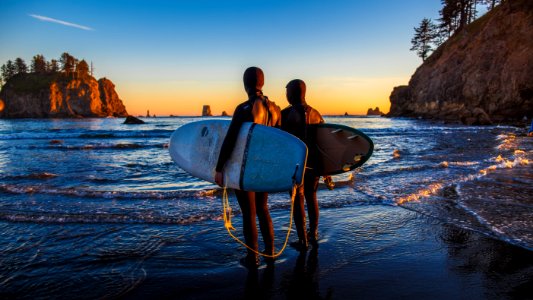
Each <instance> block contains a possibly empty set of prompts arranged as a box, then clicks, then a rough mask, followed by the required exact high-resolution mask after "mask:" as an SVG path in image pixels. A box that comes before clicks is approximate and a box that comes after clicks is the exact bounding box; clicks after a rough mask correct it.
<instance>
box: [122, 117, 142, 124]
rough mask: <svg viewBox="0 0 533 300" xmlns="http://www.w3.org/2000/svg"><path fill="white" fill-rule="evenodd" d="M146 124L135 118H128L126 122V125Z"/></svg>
mask: <svg viewBox="0 0 533 300" xmlns="http://www.w3.org/2000/svg"><path fill="white" fill-rule="evenodd" d="M144 123H145V122H144V121H143V120H141V119H139V118H136V117H134V116H127V117H126V120H124V124H144Z"/></svg>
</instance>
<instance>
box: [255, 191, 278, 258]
mask: <svg viewBox="0 0 533 300" xmlns="http://www.w3.org/2000/svg"><path fill="white" fill-rule="evenodd" d="M255 204H256V208H257V217H258V218H259V227H260V228H261V235H262V236H263V241H264V243H265V253H266V254H269V255H272V254H274V226H273V225H272V218H271V217H270V212H269V210H268V194H267V193H255Z"/></svg>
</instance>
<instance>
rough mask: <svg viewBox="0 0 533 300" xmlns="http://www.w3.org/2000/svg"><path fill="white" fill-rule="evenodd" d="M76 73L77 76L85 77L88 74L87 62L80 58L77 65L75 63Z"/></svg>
mask: <svg viewBox="0 0 533 300" xmlns="http://www.w3.org/2000/svg"><path fill="white" fill-rule="evenodd" d="M76 74H77V75H78V77H85V76H87V75H89V64H87V62H86V61H85V60H84V59H82V60H81V61H80V62H79V63H78V64H77V65H76Z"/></svg>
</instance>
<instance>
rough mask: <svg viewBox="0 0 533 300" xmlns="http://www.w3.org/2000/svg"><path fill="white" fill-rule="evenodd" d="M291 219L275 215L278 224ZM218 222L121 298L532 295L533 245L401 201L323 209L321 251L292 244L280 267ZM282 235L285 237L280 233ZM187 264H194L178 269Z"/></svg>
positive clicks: (151, 261)
mask: <svg viewBox="0 0 533 300" xmlns="http://www.w3.org/2000/svg"><path fill="white" fill-rule="evenodd" d="M285 218H286V215H284V216H280V215H277V216H275V222H277V223H279V222H283V221H284V220H283V219H285ZM285 221H286V220H285ZM236 224H238V223H236ZM239 225H240V224H239ZM218 228H219V229H217V230H213V231H205V232H203V231H199V232H198V234H196V235H194V236H192V237H191V239H190V240H189V239H187V240H186V241H185V245H183V244H182V245H181V246H180V248H181V247H184V248H185V249H187V248H188V249H194V248H196V247H195V244H196V243H204V245H205V241H206V240H212V241H213V243H212V244H210V246H211V247H212V248H211V247H208V249H198V248H196V249H197V250H198V251H199V252H194V253H197V254H198V256H196V255H187V257H183V258H180V257H179V255H178V254H177V253H174V254H172V253H170V252H169V253H161V254H159V255H157V256H154V257H150V258H148V259H147V260H146V261H145V262H144V268H145V271H146V278H145V280H144V281H143V282H141V283H139V284H138V285H137V286H136V287H135V288H134V289H133V290H132V291H128V292H126V293H124V294H123V295H122V296H125V298H128V299H145V298H148V297H149V298H157V299H171V298H174V299H245V298H248V299H402V298H403V299H407V298H409V299H527V298H528V297H530V296H531V295H533V293H532V292H533V291H532V286H533V285H532V283H533V253H532V252H530V251H527V250H524V249H522V248H518V247H515V246H511V245H509V244H506V243H503V242H500V241H497V240H493V239H491V238H488V237H485V236H483V235H480V234H476V233H474V232H469V231H465V230H461V229H459V228H457V227H455V226H453V225H446V224H442V223H440V222H438V221H436V220H433V219H431V218H427V217H424V216H421V215H420V214H418V213H414V212H410V211H408V210H405V209H403V208H400V207H392V206H390V207H385V206H361V207H359V208H350V209H329V210H323V211H322V215H321V225H320V233H321V241H320V247H319V249H317V250H311V251H308V252H307V253H302V254H299V253H298V252H297V251H296V250H294V249H292V248H288V249H287V250H286V251H285V252H284V253H283V254H282V255H281V257H280V259H278V261H277V262H276V264H275V266H274V267H273V268H267V267H266V266H265V265H263V267H261V268H260V269H259V270H257V271H248V270H247V269H245V268H244V267H242V266H240V265H239V264H238V258H239V255H244V250H243V249H241V248H240V247H239V246H238V245H237V244H236V243H234V242H233V241H232V240H231V239H230V238H229V236H227V238H225V239H223V240H224V241H216V238H215V237H214V236H215V235H223V234H224V233H223V231H224V228H223V227H222V224H220V226H219V227H218ZM239 228H240V227H239ZM277 234H278V240H279V239H281V237H280V236H281V235H282V234H283V232H282V231H279V232H277ZM292 238H293V239H294V238H295V234H294V233H293V235H292ZM169 250H170V249H169ZM206 252H209V253H210V254H209V255H208V253H206ZM161 264H165V265H167V272H165V273H163V274H161V273H159V274H153V273H152V272H151V266H152V265H161ZM184 264H185V265H187V266H188V267H187V268H182V267H178V266H183V265H184ZM156 268H158V267H156Z"/></svg>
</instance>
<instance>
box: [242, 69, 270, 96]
mask: <svg viewBox="0 0 533 300" xmlns="http://www.w3.org/2000/svg"><path fill="white" fill-rule="evenodd" d="M242 79H243V82H244V89H245V90H246V91H247V92H248V94H250V93H255V92H260V91H261V89H262V88H263V84H265V75H264V74H263V70H261V69H259V68H258V67H249V68H248V69H246V71H244V75H243V78H242Z"/></svg>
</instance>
